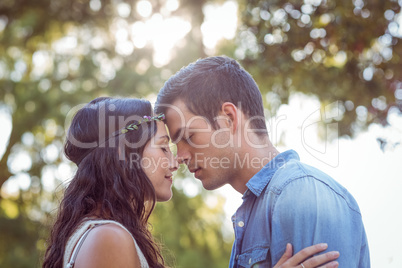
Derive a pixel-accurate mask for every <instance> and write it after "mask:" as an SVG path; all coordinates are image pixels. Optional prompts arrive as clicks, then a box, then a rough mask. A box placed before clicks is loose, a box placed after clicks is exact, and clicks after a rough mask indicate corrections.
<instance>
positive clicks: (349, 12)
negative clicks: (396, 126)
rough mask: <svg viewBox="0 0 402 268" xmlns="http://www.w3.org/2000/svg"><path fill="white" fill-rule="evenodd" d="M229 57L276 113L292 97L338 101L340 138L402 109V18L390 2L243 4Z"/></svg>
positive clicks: (323, 0) (396, 5) (308, 0)
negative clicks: (236, 61) (250, 77)
mask: <svg viewBox="0 0 402 268" xmlns="http://www.w3.org/2000/svg"><path fill="white" fill-rule="evenodd" d="M240 5H241V6H240V8H239V10H243V12H241V15H240V16H241V19H240V21H241V23H240V24H241V25H240V27H239V32H238V36H237V45H238V46H237V48H236V51H235V53H234V55H235V56H236V57H238V58H240V59H241V61H242V64H243V66H244V67H245V68H246V69H247V70H248V71H250V72H251V73H252V74H253V75H254V77H255V79H256V80H257V83H258V84H259V86H260V90H261V91H262V93H263V94H264V95H265V96H266V100H265V101H266V106H267V107H269V108H270V109H271V111H272V112H275V111H276V109H277V108H278V107H279V105H280V104H281V103H287V101H288V99H289V96H290V94H292V93H293V92H303V93H305V94H314V95H316V96H318V98H319V100H320V101H321V103H322V106H326V105H328V104H331V103H333V102H337V104H338V105H336V107H337V113H339V116H338V117H336V118H334V119H333V120H336V121H338V123H339V124H338V125H339V132H340V134H341V135H345V134H346V135H351V134H354V133H356V132H358V131H360V130H363V129H365V128H366V127H367V126H368V125H369V124H371V123H381V124H383V125H386V124H387V115H388V113H389V112H390V111H392V112H397V113H399V114H400V113H401V111H402V64H401V62H402V42H401V40H400V39H401V38H402V31H401V29H402V14H401V13H400V10H401V1H399V3H398V1H395V0H386V1H382V0H372V1H363V0H354V1H351V0H342V1H334V0H304V1H285V0H274V1H272V0H270V1H242V2H241V4H240Z"/></svg>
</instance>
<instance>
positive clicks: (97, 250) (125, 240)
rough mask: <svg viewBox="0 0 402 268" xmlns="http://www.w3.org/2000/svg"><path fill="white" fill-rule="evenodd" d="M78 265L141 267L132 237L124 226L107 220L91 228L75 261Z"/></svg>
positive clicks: (77, 267)
mask: <svg viewBox="0 0 402 268" xmlns="http://www.w3.org/2000/svg"><path fill="white" fill-rule="evenodd" d="M74 267H75V268H79V267H133V268H136V267H141V265H140V260H139V257H138V254H137V250H136V247H135V244H134V240H133V237H132V236H131V234H130V233H129V232H128V231H127V230H125V228H124V227H122V226H120V225H118V224H115V223H112V222H108V223H104V224H102V225H99V226H97V227H96V228H93V229H92V230H91V232H89V234H88V236H87V237H86V239H85V241H84V243H83V244H82V247H81V249H80V251H79V252H78V255H77V259H76V261H75V266H74Z"/></svg>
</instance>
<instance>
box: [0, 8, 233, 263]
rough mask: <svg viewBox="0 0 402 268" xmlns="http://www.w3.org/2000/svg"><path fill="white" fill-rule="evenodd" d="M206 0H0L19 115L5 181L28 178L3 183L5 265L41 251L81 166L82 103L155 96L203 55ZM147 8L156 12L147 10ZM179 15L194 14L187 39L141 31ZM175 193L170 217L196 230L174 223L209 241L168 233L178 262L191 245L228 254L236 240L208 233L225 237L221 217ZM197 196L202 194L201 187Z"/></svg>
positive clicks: (1, 179) (4, 56)
mask: <svg viewBox="0 0 402 268" xmlns="http://www.w3.org/2000/svg"><path fill="white" fill-rule="evenodd" d="M139 2H141V3H139ZM205 2H206V1H204V0H201V1H182V3H181V5H179V6H176V7H174V6H173V7H167V2H166V1H152V4H151V2H148V1H111V0H105V1H100V0H60V1H51V0H38V1H29V0H5V1H1V2H0V111H1V112H2V113H6V114H7V115H8V116H9V117H10V118H11V125H12V130H11V133H10V135H9V137H8V142H7V143H6V148H5V152H4V154H3V155H2V156H0V188H2V186H3V185H4V184H5V183H6V182H7V183H10V184H16V182H17V181H20V180H21V179H22V180H25V181H27V182H25V184H24V185H23V186H21V185H20V186H19V189H18V190H17V191H16V192H13V193H9V192H7V191H4V187H3V188H2V189H3V190H2V191H1V192H0V226H2V228H0V230H1V232H2V234H1V237H2V239H1V241H0V249H1V250H0V266H2V267H3V266H4V267H7V266H10V265H11V263H12V266H13V267H32V265H33V263H37V262H33V261H32V260H34V259H35V258H38V257H39V256H40V255H41V254H43V250H44V248H45V246H44V240H45V238H46V236H47V231H48V229H47V227H48V224H49V222H51V220H52V217H53V216H54V212H55V208H56V207H57V204H58V201H59V198H60V195H61V194H62V192H63V189H64V186H65V182H62V181H63V180H65V178H64V177H63V176H62V175H63V173H65V172H66V171H67V172H68V171H69V170H71V169H72V170H74V167H73V166H72V165H71V163H69V162H67V161H66V159H65V158H64V157H63V155H62V153H61V152H62V147H63V141H64V135H65V127H66V125H67V124H68V118H70V117H71V114H72V113H73V112H74V109H75V107H76V106H77V105H80V104H82V103H85V102H88V101H90V100H91V99H93V98H95V97H98V96H104V95H109V96H116V95H120V96H130V97H141V98H142V97H145V98H151V97H152V95H155V94H156V93H157V91H158V90H159V88H160V87H161V86H162V85H163V83H164V81H165V80H166V79H167V78H168V77H169V76H170V75H171V74H173V71H176V70H178V69H179V68H180V67H181V66H183V65H187V64H188V63H189V62H191V61H194V60H195V59H197V58H199V57H203V56H205V54H204V49H203V45H202V41H201V38H202V36H201V31H200V30H199V29H200V25H201V23H202V21H203V13H202V12H199V10H201V9H202V6H203V5H204V4H205ZM139 4H145V6H144V7H141V6H138V5H139ZM141 8H143V9H141ZM149 8H151V10H152V13H151V14H148V15H147V14H145V13H144V14H142V13H141V12H146V11H147V10H149ZM172 17H175V18H180V17H183V18H185V19H186V20H187V21H188V22H189V25H187V24H184V26H186V27H187V28H185V30H186V29H187V30H186V31H184V32H181V34H182V36H179V37H180V40H181V41H180V46H177V45H175V43H173V42H172V40H171V39H170V38H171V33H170V32H168V31H167V32H166V31H165V33H164V32H158V33H160V34H161V35H162V37H163V38H165V40H160V42H159V44H156V43H155V42H154V41H155V40H145V41H144V40H143V39H141V34H143V35H146V34H147V32H146V30H147V29H145V32H144V25H145V26H146V25H148V24H152V23H153V22H155V21H156V22H158V21H159V23H160V22H161V21H162V24H158V25H157V26H158V27H160V26H161V25H162V26H163V25H166V24H168V23H173V24H174V23H177V20H174V19H173V20H169V19H170V18H172ZM179 22H180V23H181V21H179ZM147 23H148V24H147ZM174 25H176V24H174ZM177 25H178V24H177ZM178 27H181V26H180V25H178ZM156 28H157V27H156ZM191 29H193V30H192V31H190V30H191ZM155 30H158V29H155ZM141 31H142V32H141ZM138 32H140V34H137V33H138ZM157 37H158V36H157ZM157 45H159V47H158V46H157ZM161 45H162V46H161ZM169 45H170V47H169V49H170V56H171V58H174V61H172V60H171V58H163V57H162V60H160V59H159V60H158V58H157V56H158V55H157V52H158V51H157V49H158V48H161V49H162V48H166V47H167V46H169ZM162 56H163V55H162ZM165 56H166V55H165ZM66 118H67V119H66ZM58 185H60V186H58ZM177 195H178V200H180V203H181V205H180V209H175V213H171V214H170V215H169V219H171V220H172V222H176V223H178V224H176V225H171V226H170V227H171V229H169V230H167V231H168V232H171V233H177V235H178V237H177V239H179V240H183V239H185V238H183V236H186V235H188V232H180V231H178V230H176V229H180V225H183V226H187V227H188V226H190V224H189V222H192V223H195V224H196V225H202V228H201V231H200V233H199V234H198V235H195V234H194V235H193V236H192V238H189V239H193V240H194V239H197V240H196V241H195V240H194V241H195V242H194V243H192V244H191V246H194V247H201V248H202V250H199V251H198V248H186V247H184V246H181V247H179V246H176V245H175V243H176V242H175V241H174V239H173V238H169V239H168V240H166V242H167V243H166V247H167V248H171V247H172V248H173V249H174V250H178V252H174V254H175V255H176V254H180V257H179V258H177V264H178V265H183V264H182V263H188V260H189V259H191V257H188V255H191V256H194V254H196V255H198V257H197V258H198V259H199V260H214V261H216V262H217V263H220V261H222V258H223V257H222V256H224V255H225V254H228V250H226V249H227V247H228V244H227V243H226V244H225V245H224V246H222V243H223V242H222V243H220V244H219V245H220V246H222V247H223V248H225V250H223V251H221V252H222V253H220V254H217V251H216V250H212V249H216V245H212V244H211V243H209V242H208V241H205V239H206V238H207V237H208V236H207V235H205V236H204V235H201V234H206V233H209V232H210V236H211V235H212V234H215V235H216V236H213V235H212V238H213V239H217V238H218V237H220V236H222V231H221V229H220V227H219V225H216V223H214V222H213V221H203V220H201V218H200V217H197V218H190V216H195V215H196V211H198V210H205V211H209V210H208V208H207V207H206V206H205V204H204V203H203V202H193V201H191V200H193V199H192V198H189V197H187V196H186V195H184V194H180V192H177ZM194 198H195V199H197V200H198V201H200V198H201V197H194ZM175 202H179V201H175ZM189 203H193V206H192V207H191V208H190V207H188V206H186V205H187V204H189ZM194 204H195V205H194ZM177 206H179V205H177ZM169 209H170V208H169V205H165V206H164V205H161V206H158V209H157V211H156V215H155V216H154V218H155V224H154V226H155V229H156V230H159V229H161V230H163V231H165V230H166V229H163V228H164V227H162V225H164V224H165V222H158V220H157V219H159V218H161V217H159V216H158V215H161V216H163V215H167V212H166V211H167V210H169ZM192 210H195V211H194V212H191V211H192ZM190 212H191V214H190ZM173 216H174V217H173ZM219 217H220V216H219V213H218V215H217V219H218V218H219ZM178 218H180V220H178ZM179 224H180V225H179ZM159 225H161V227H160V226H159ZM39 226H42V229H41V231H40V232H38V231H37V228H38V227H39ZM3 227H4V228H3ZM207 230H208V231H207ZM3 232H4V234H3ZM158 235H159V236H160V233H159V234H158ZM227 257H228V256H225V259H224V260H223V261H226V259H227ZM200 263H201V261H200ZM217 267H218V266H217Z"/></svg>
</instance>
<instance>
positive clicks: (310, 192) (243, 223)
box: [229, 150, 370, 268]
mask: <svg viewBox="0 0 402 268" xmlns="http://www.w3.org/2000/svg"><path fill="white" fill-rule="evenodd" d="M299 160H300V159H299V156H298V154H297V153H296V152H295V151H293V150H290V151H286V152H283V153H281V154H279V155H277V156H276V157H275V158H274V159H273V160H272V161H270V162H269V163H268V164H267V165H266V166H265V167H264V168H262V169H261V170H260V171H259V172H258V173H257V174H255V175H254V176H253V177H252V178H251V179H250V180H249V182H248V183H247V187H248V189H247V190H246V192H245V193H244V195H243V203H242V205H241V206H240V207H239V208H238V210H237V211H236V213H235V214H234V215H233V216H232V221H233V228H234V232H235V241H234V244H233V248H232V255H231V257H230V264H229V267H273V266H274V265H275V264H276V263H277V262H278V261H279V259H280V258H281V256H282V254H283V253H284V251H285V248H286V244H287V243H291V244H292V245H293V253H297V252H299V251H300V250H302V249H303V248H305V247H308V246H311V245H313V244H317V243H327V244H328V249H327V250H326V251H332V250H337V251H339V252H340V257H339V258H338V259H337V261H338V262H339V267H344V268H349V267H353V268H354V267H361V268H363V267H364V268H366V267H370V256H369V248H368V244H367V238H366V233H365V230H364V226H363V222H362V217H361V214H360V210H359V207H358V205H357V203H356V201H355V199H354V198H353V197H352V195H351V194H350V193H349V192H348V191H347V190H346V189H345V188H344V187H342V186H341V185H340V184H339V183H337V182H336V181H335V180H334V179H332V178H331V177H330V176H328V175H327V174H325V173H323V172H321V171H320V170H318V169H316V168H313V167H311V166H308V165H306V164H303V163H301V162H300V161H299Z"/></svg>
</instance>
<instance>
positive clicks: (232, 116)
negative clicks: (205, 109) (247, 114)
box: [221, 102, 240, 134]
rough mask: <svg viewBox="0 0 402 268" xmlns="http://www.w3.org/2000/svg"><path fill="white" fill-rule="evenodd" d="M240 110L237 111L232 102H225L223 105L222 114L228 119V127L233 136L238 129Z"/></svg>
mask: <svg viewBox="0 0 402 268" xmlns="http://www.w3.org/2000/svg"><path fill="white" fill-rule="evenodd" d="M239 112H240V111H239V109H237V107H236V105H234V104H233V103H231V102H225V103H223V104H222V107H221V113H222V115H223V116H224V117H226V122H224V123H226V125H227V127H228V128H230V129H231V132H232V134H234V133H235V132H236V130H237V128H238V125H239V122H238V120H239V119H240V115H239Z"/></svg>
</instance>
